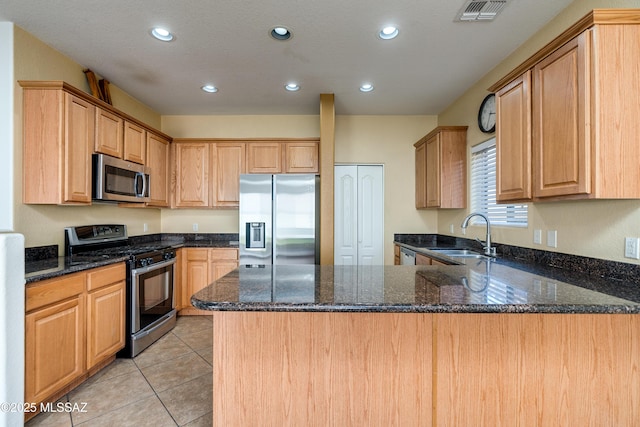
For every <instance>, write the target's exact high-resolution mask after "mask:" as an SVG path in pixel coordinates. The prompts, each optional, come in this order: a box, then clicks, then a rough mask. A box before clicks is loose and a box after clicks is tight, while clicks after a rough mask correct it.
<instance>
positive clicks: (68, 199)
mask: <svg viewBox="0 0 640 427" xmlns="http://www.w3.org/2000/svg"><path fill="white" fill-rule="evenodd" d="M18 83H19V84H20V86H22V88H23V121H24V123H23V134H24V143H23V193H22V194H23V195H22V197H23V202H24V203H26V204H85V205H89V204H91V173H92V171H91V154H92V153H93V152H99V153H104V154H107V155H110V156H114V157H119V158H124V159H126V160H129V161H133V162H136V163H141V164H145V163H148V162H147V159H146V158H145V157H146V151H147V149H146V143H147V135H148V134H149V133H150V132H152V133H154V134H156V136H157V137H159V138H161V139H163V140H164V141H165V142H166V143H168V142H170V141H171V138H170V137H169V136H166V135H163V134H162V133H161V132H159V131H156V130H154V129H153V128H151V127H149V126H147V125H145V124H144V123H142V122H140V121H138V120H137V119H135V118H133V117H130V116H128V115H126V114H125V113H123V112H121V111H119V110H117V109H115V108H113V106H111V105H109V104H107V103H105V102H103V101H101V100H99V99H97V98H94V97H93V96H91V95H89V94H88V93H85V92H83V91H81V90H79V89H77V88H75V87H73V86H71V85H69V84H67V83H65V82H63V81H57V80H56V81H19V82H18ZM166 162H167V164H168V160H167V161H166ZM152 163H153V162H152ZM165 176H168V173H167V175H165ZM153 181H155V182H156V186H157V185H159V184H157V183H158V182H159V181H162V179H160V180H154V179H152V182H153ZM152 186H153V184H152ZM151 191H152V193H153V191H154V190H153V189H152V190H151ZM168 191H169V190H168V188H165V189H164V193H165V195H168ZM155 192H156V194H161V193H162V191H160V190H158V189H156V190H155ZM151 197H152V199H153V200H154V201H155V199H156V197H155V195H154V194H151ZM159 197H162V196H159ZM165 199H166V200H168V197H165ZM129 205H131V204H129ZM151 205H154V206H166V205H168V201H167V202H166V203H165V204H164V205H161V204H159V203H155V202H152V203H151Z"/></svg>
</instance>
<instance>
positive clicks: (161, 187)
mask: <svg viewBox="0 0 640 427" xmlns="http://www.w3.org/2000/svg"><path fill="white" fill-rule="evenodd" d="M145 146H146V149H147V152H146V160H147V166H148V167H149V168H150V169H151V173H150V177H151V183H150V188H149V202H148V203H147V205H148V206H156V207H168V206H169V203H170V201H169V200H170V199H169V194H170V186H169V177H170V161H169V150H170V145H169V140H168V139H166V138H164V137H161V136H159V135H156V134H154V133H151V132H146V141H145Z"/></svg>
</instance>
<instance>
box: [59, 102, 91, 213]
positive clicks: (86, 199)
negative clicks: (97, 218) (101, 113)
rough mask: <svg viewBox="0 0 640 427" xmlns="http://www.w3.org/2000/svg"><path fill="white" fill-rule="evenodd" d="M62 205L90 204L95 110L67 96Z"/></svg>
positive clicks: (87, 104) (86, 103) (85, 103)
mask: <svg viewBox="0 0 640 427" xmlns="http://www.w3.org/2000/svg"><path fill="white" fill-rule="evenodd" d="M64 128H65V129H64V130H65V132H64V134H65V144H64V197H63V200H62V202H63V203H70V204H73V203H91V150H92V147H93V138H94V137H95V135H94V128H95V107H94V106H93V105H91V104H89V103H88V102H86V101H84V100H82V99H80V98H78V97H76V96H73V95H71V94H68V93H65V123H64Z"/></svg>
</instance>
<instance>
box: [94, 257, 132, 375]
mask: <svg viewBox="0 0 640 427" xmlns="http://www.w3.org/2000/svg"><path fill="white" fill-rule="evenodd" d="M125 274H126V273H125V267H124V264H119V265H116V266H113V267H105V268H101V269H98V270H96V271H93V272H90V273H88V282H87V290H89V291H90V292H88V294H87V369H91V368H93V367H94V366H96V365H97V364H98V363H99V362H101V361H103V360H105V359H107V358H109V357H111V356H112V355H114V354H115V353H116V352H118V350H120V349H121V348H123V347H124V344H125V343H124V332H125V315H126V309H125V289H126V282H125Z"/></svg>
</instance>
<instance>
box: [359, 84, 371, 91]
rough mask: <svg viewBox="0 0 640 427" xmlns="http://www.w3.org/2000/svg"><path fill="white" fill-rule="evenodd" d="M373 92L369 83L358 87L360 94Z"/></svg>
mask: <svg viewBox="0 0 640 427" xmlns="http://www.w3.org/2000/svg"><path fill="white" fill-rule="evenodd" d="M372 90H373V85H372V84H371V83H365V84H363V85H362V86H360V92H371V91H372Z"/></svg>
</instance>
